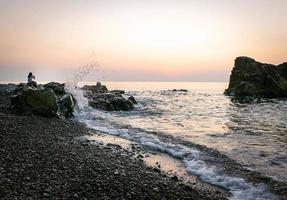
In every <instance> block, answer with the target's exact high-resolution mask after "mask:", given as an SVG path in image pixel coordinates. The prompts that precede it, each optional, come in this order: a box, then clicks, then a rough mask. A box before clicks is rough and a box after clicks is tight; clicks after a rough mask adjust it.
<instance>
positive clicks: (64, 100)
mask: <svg viewBox="0 0 287 200" xmlns="http://www.w3.org/2000/svg"><path fill="white" fill-rule="evenodd" d="M58 105H59V110H60V111H61V112H60V113H61V114H62V115H64V117H66V118H67V117H71V116H73V112H74V109H75V106H76V100H75V99H74V97H73V96H72V95H71V94H65V95H64V96H62V97H60V98H59V99H58Z"/></svg>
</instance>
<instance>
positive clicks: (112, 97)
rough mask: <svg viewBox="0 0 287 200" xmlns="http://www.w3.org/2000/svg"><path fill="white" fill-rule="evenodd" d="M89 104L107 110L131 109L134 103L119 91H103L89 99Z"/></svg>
mask: <svg viewBox="0 0 287 200" xmlns="http://www.w3.org/2000/svg"><path fill="white" fill-rule="evenodd" d="M89 105H90V106H91V107H93V108H97V109H102V110H107V111H120V110H122V111H129V110H132V109H133V108H134V107H133V103H132V102H131V101H130V100H129V99H126V98H124V97H123V96H122V95H120V94H117V93H102V94H98V95H96V96H94V98H93V99H91V100H89Z"/></svg>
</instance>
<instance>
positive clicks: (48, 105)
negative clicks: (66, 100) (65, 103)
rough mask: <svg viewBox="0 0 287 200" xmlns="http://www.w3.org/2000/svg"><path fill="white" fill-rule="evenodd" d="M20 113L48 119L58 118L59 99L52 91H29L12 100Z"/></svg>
mask: <svg viewBox="0 0 287 200" xmlns="http://www.w3.org/2000/svg"><path fill="white" fill-rule="evenodd" d="M11 102H12V105H13V106H14V107H15V109H16V110H17V111H18V112H20V113H33V114H38V115H42V116H47V117H54V116H57V112H58V105H57V98H56V95H55V93H54V91H53V90H52V89H46V90H36V89H27V90H24V91H23V92H22V93H21V94H19V95H17V96H15V97H13V98H12V99H11Z"/></svg>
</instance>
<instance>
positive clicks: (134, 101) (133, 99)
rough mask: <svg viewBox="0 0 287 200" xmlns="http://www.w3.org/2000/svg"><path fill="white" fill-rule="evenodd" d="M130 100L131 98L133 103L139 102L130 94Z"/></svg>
mask: <svg viewBox="0 0 287 200" xmlns="http://www.w3.org/2000/svg"><path fill="white" fill-rule="evenodd" d="M128 100H129V101H130V102H132V103H133V104H137V103H138V102H137V101H136V99H135V98H134V97H133V96H130V97H129V98H128Z"/></svg>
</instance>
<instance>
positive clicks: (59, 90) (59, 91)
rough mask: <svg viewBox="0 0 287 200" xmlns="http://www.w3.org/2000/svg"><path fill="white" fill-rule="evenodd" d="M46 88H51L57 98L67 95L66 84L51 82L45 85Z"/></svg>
mask: <svg viewBox="0 0 287 200" xmlns="http://www.w3.org/2000/svg"><path fill="white" fill-rule="evenodd" d="M44 88H45V89H48V88H51V89H52V90H53V91H54V92H55V94H56V95H57V96H58V95H64V94H66V91H65V83H57V82H50V83H47V84H45V85H44Z"/></svg>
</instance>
